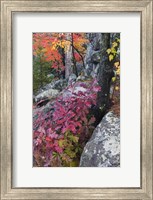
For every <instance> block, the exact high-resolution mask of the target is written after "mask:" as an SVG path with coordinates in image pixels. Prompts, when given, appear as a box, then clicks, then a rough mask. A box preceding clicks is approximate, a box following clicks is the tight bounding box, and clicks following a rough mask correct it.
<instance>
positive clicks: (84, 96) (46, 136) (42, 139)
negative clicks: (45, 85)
mask: <svg viewBox="0 0 153 200" xmlns="http://www.w3.org/2000/svg"><path fill="white" fill-rule="evenodd" d="M80 87H81V88H82V91H78V90H77V89H78V88H80ZM100 90H101V88H100V87H99V86H98V83H97V81H96V80H93V81H90V82H88V83H81V82H77V83H75V84H72V85H70V86H69V87H68V88H67V89H65V91H64V93H63V95H60V96H59V97H58V98H57V99H56V101H55V102H54V104H53V105H52V106H50V107H51V108H50V110H49V111H47V112H45V113H44V111H43V112H37V113H35V117H34V134H33V137H34V158H35V165H36V166H77V165H78V162H79V158H80V154H81V152H82V149H83V147H84V145H85V143H86V142H87V140H88V139H89V137H90V136H91V133H92V131H93V129H94V127H93V123H94V122H95V118H94V116H93V115H90V113H89V109H90V108H91V107H92V106H94V105H96V98H97V92H98V91H100ZM65 93H67V96H65V95H64V94H65Z"/></svg>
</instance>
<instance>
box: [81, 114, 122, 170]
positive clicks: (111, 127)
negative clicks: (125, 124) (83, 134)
mask: <svg viewBox="0 0 153 200" xmlns="http://www.w3.org/2000/svg"><path fill="white" fill-rule="evenodd" d="M119 166H120V118H119V117H117V116H116V115H114V114H113V112H109V113H107V114H106V115H105V116H104V118H103V119H102V121H101V122H100V124H99V125H98V126H97V127H96V129H95V130H94V132H93V135H92V137H91V138H90V140H89V141H88V142H87V144H86V146H85V148H84V150H83V153H82V155H81V159H80V167H119Z"/></svg>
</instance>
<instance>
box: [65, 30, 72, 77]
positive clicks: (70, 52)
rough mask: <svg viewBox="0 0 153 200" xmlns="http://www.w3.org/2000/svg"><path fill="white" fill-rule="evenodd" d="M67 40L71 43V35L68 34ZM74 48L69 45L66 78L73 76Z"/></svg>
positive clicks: (66, 57)
mask: <svg viewBox="0 0 153 200" xmlns="http://www.w3.org/2000/svg"><path fill="white" fill-rule="evenodd" d="M66 39H67V40H69V41H70V39H71V34H70V33H66ZM71 58H72V46H71V45H69V47H68V50H67V52H65V78H66V79H67V78H69V76H70V75H71V74H72V64H73V63H72V59H71Z"/></svg>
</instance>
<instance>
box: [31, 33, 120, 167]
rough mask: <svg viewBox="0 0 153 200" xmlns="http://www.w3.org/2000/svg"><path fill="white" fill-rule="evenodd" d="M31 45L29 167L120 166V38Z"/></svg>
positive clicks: (37, 38) (91, 36)
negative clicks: (31, 82) (30, 141)
mask: <svg viewBox="0 0 153 200" xmlns="http://www.w3.org/2000/svg"><path fill="white" fill-rule="evenodd" d="M32 42H33V44H32V45H33V47H32V48H33V108H32V109H33V135H32V140H33V167H120V42H121V41H120V33H99V32H98V33H82V32H80V33H79V32H78V33H77V32H75V33H68V32H63V33H62V32H60V33H53V32H34V33H33V34H32Z"/></svg>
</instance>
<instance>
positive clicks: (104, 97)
mask: <svg viewBox="0 0 153 200" xmlns="http://www.w3.org/2000/svg"><path fill="white" fill-rule="evenodd" d="M100 45H101V52H102V53H101V59H100V67H99V71H98V74H97V79H98V83H99V85H100V86H101V91H100V92H98V97H97V106H98V107H99V108H100V109H101V111H102V113H104V114H105V112H106V111H107V109H108V107H109V100H110V98H109V94H110V82H111V79H112V77H113V75H114V72H113V63H112V62H110V61H109V59H108V54H107V52H106V50H107V49H108V48H110V33H102V34H101V44H100Z"/></svg>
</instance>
